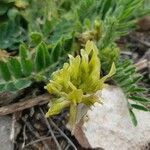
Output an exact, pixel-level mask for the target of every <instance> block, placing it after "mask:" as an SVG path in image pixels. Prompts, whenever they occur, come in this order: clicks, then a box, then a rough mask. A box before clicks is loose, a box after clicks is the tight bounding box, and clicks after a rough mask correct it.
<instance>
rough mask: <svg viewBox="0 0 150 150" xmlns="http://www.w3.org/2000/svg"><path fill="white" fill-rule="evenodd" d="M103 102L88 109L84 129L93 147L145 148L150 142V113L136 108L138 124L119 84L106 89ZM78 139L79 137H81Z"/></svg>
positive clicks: (110, 149) (109, 148)
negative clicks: (130, 111)
mask: <svg viewBox="0 0 150 150" xmlns="http://www.w3.org/2000/svg"><path fill="white" fill-rule="evenodd" d="M102 98H103V99H104V100H103V103H104V104H103V105H101V104H95V107H92V110H90V111H88V114H87V116H88V120H87V121H86V122H85V123H84V125H83V127H82V130H83V133H84V135H85V137H86V138H87V141H88V143H89V144H90V145H91V147H92V148H97V147H100V148H103V149H105V150H141V149H143V147H145V146H146V145H148V143H150V113H149V112H142V111H134V112H135V114H136V116H137V120H138V126H137V127H134V126H133V125H132V123H131V119H130V116H129V113H128V108H127V103H126V99H125V97H124V94H123V93H122V91H121V90H120V89H119V88H116V87H114V86H110V87H108V88H107V89H104V90H103V91H102ZM77 139H78V137H77Z"/></svg>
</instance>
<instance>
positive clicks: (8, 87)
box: [5, 82, 17, 92]
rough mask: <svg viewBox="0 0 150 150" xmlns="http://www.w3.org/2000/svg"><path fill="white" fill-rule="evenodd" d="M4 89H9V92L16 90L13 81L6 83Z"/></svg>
mask: <svg viewBox="0 0 150 150" xmlns="http://www.w3.org/2000/svg"><path fill="white" fill-rule="evenodd" d="M5 90H6V91H10V92H16V91H17V88H16V87H15V85H14V83H13V82H10V83H8V84H6V86H5Z"/></svg>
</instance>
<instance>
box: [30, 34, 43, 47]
mask: <svg viewBox="0 0 150 150" xmlns="http://www.w3.org/2000/svg"><path fill="white" fill-rule="evenodd" d="M30 38H31V40H32V42H33V43H34V44H39V43H40V42H41V41H42V35H41V33H38V32H32V33H31V35H30Z"/></svg>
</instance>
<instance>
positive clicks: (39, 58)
mask: <svg viewBox="0 0 150 150" xmlns="http://www.w3.org/2000/svg"><path fill="white" fill-rule="evenodd" d="M50 63H51V58H50V54H49V52H48V49H47V47H46V45H45V44H44V43H43V42H41V43H40V44H39V45H38V47H37V49H36V56H35V67H36V70H37V71H40V70H42V69H44V68H46V67H47V66H49V65H50Z"/></svg>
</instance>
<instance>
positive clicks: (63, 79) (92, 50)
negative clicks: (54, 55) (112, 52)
mask: <svg viewBox="0 0 150 150" xmlns="http://www.w3.org/2000/svg"><path fill="white" fill-rule="evenodd" d="M80 53H81V55H78V56H76V57H73V56H72V55H69V63H65V64H64V66H63V68H62V69H60V70H57V71H56V72H54V73H53V74H52V77H51V80H50V81H49V83H48V84H47V85H46V86H45V89H47V91H48V92H49V93H50V94H54V95H56V96H57V97H58V99H54V100H51V101H50V104H49V107H50V108H49V110H48V112H47V114H46V116H51V115H56V114H59V113H60V112H61V110H62V109H64V108H67V107H68V108H70V116H69V124H70V126H71V128H72V129H73V127H74V125H75V124H76V123H77V120H80V119H79V118H77V110H78V106H79V104H83V105H85V106H86V107H87V106H88V107H90V106H92V105H93V104H94V103H95V102H100V100H99V98H98V97H97V96H96V94H95V93H96V92H97V91H98V90H102V89H103V88H104V86H105V81H106V80H107V79H108V78H109V77H111V76H112V75H114V74H115V71H116V69H115V65H114V63H113V64H112V66H111V69H110V72H109V73H108V74H107V75H106V76H104V77H100V70H101V64H100V59H99V57H98V49H97V47H96V46H95V44H94V42H92V41H88V42H87V43H86V45H85V50H84V49H81V51H80ZM82 117H83V116H80V118H82Z"/></svg>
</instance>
